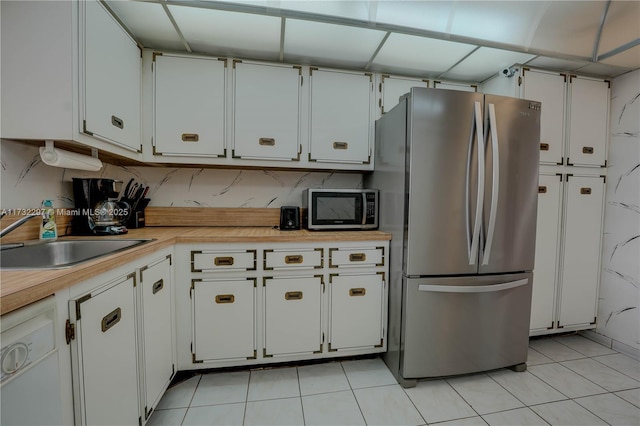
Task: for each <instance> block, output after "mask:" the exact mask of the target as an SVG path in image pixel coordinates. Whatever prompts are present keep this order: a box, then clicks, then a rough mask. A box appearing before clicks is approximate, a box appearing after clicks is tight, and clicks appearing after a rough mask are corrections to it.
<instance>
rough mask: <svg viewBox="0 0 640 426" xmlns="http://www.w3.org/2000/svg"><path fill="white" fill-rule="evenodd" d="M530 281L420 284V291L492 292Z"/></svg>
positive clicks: (525, 279) (524, 279) (526, 279)
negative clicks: (482, 283)
mask: <svg viewBox="0 0 640 426" xmlns="http://www.w3.org/2000/svg"><path fill="white" fill-rule="evenodd" d="M528 282H529V279H528V278H523V279H521V280H516V281H509V282H506V283H501V284H491V285H429V284H420V285H419V286H418V291H434V292H438V293H490V292H494V291H502V290H509V289H512V288H516V287H521V286H523V285H526V284H527V283H528Z"/></svg>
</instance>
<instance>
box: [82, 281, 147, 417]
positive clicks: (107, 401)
mask: <svg viewBox="0 0 640 426" xmlns="http://www.w3.org/2000/svg"><path fill="white" fill-rule="evenodd" d="M134 284H135V282H134V275H133V274H131V275H130V276H129V277H127V278H126V279H124V280H122V281H120V282H117V283H115V284H114V285H110V286H108V288H106V289H104V290H99V291H97V292H95V293H91V294H90V295H87V296H85V297H82V298H80V299H77V300H75V301H72V302H71V304H72V306H70V308H71V309H72V310H74V311H75V312H76V313H77V314H76V315H77V321H76V339H77V349H78V353H79V356H78V360H77V361H78V365H76V368H77V371H78V374H79V376H80V401H78V402H79V403H80V404H82V407H81V412H82V419H81V423H82V424H89V425H94V424H95V425H125V424H138V420H139V417H140V415H139V414H140V413H139V399H138V367H137V366H138V363H137V352H136V348H137V342H136V309H135V287H134Z"/></svg>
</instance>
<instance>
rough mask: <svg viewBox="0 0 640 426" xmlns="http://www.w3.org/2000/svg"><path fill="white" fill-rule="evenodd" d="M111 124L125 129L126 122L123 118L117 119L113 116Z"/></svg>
mask: <svg viewBox="0 0 640 426" xmlns="http://www.w3.org/2000/svg"><path fill="white" fill-rule="evenodd" d="M111 124H113V125H114V126H116V127H117V128H118V129H124V120H123V119H122V118H119V117H116V116H115V115H112V116H111Z"/></svg>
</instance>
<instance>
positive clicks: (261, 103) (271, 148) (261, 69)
mask: <svg viewBox="0 0 640 426" xmlns="http://www.w3.org/2000/svg"><path fill="white" fill-rule="evenodd" d="M233 68H234V82H233V102H234V104H233V112H234V114H233V118H234V120H233V141H234V143H233V156H234V157H235V158H250V159H269V160H288V161H291V160H295V161H297V160H299V159H300V92H301V90H300V87H301V77H302V76H301V73H302V69H301V68H300V67H295V66H285V65H274V64H265V63H252V62H248V61H234V62H233Z"/></svg>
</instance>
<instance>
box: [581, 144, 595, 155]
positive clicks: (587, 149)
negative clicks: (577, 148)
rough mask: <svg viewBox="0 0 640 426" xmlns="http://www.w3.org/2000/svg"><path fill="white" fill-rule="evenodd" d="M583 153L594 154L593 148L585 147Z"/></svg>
mask: <svg viewBox="0 0 640 426" xmlns="http://www.w3.org/2000/svg"><path fill="white" fill-rule="evenodd" d="M582 153H583V154H593V147H592V146H583V147H582Z"/></svg>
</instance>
